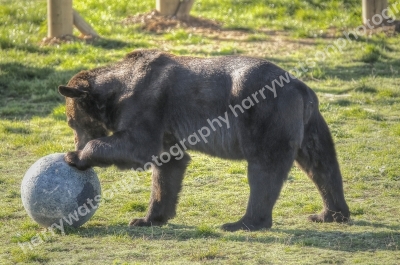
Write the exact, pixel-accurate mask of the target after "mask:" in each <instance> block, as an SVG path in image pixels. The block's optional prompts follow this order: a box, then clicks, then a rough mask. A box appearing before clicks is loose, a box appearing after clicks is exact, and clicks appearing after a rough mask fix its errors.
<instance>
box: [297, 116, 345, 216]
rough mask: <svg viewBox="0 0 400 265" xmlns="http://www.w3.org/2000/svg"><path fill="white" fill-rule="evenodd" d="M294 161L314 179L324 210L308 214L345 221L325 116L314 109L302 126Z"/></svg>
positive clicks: (337, 170) (339, 177)
mask: <svg viewBox="0 0 400 265" xmlns="http://www.w3.org/2000/svg"><path fill="white" fill-rule="evenodd" d="M296 162H297V164H298V166H299V167H300V168H301V169H302V170H303V171H305V172H306V173H307V175H308V176H309V178H310V179H311V180H312V181H313V182H314V183H315V185H316V186H317V188H318V191H319V193H320V194H321V196H322V200H323V203H324V210H323V212H322V213H321V214H316V215H311V216H310V217H309V219H310V220H311V221H314V222H346V221H348V220H349V218H350V212H349V207H348V206H347V204H346V201H345V198H344V193H343V184H342V175H341V173H340V168H339V163H338V161H337V158H336V152H335V147H334V143H333V140H332V137H331V135H330V132H329V129H328V126H327V124H326V123H325V120H324V119H323V118H322V116H321V114H320V113H319V112H318V111H316V112H315V113H313V116H312V117H311V119H310V121H309V124H307V128H306V129H305V134H304V142H303V145H302V148H301V149H299V152H298V154H297V158H296Z"/></svg>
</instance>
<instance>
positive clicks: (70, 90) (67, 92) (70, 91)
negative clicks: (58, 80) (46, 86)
mask: <svg viewBox="0 0 400 265" xmlns="http://www.w3.org/2000/svg"><path fill="white" fill-rule="evenodd" d="M58 92H60V94H61V95H63V96H64V97H67V98H84V97H86V96H87V95H88V94H89V93H88V92H87V91H83V90H80V89H77V88H74V87H69V86H59V87H58Z"/></svg>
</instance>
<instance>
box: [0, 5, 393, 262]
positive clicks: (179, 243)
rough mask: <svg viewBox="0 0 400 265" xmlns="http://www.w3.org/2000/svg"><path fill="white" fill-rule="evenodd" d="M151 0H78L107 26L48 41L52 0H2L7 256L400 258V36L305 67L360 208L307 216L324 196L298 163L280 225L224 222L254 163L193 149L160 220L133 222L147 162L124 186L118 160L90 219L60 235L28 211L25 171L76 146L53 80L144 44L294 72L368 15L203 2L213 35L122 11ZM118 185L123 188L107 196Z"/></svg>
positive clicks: (0, 115)
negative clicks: (88, 35)
mask: <svg viewBox="0 0 400 265" xmlns="http://www.w3.org/2000/svg"><path fill="white" fill-rule="evenodd" d="M154 2H155V1H154V0H151V1H150V0H145V1H127V0H121V1H114V2H113V1H104V0H101V1H99V0H97V1H94V0H82V1H74V8H76V9H77V10H78V11H79V12H80V13H81V14H82V15H83V16H84V17H85V19H86V20H87V21H89V22H90V23H91V24H92V25H93V26H94V28H95V29H96V30H97V32H98V33H99V34H100V35H101V36H103V37H104V38H103V39H102V40H99V41H96V42H94V43H92V44H86V43H84V42H79V41H76V42H72V43H65V44H62V45H54V46H41V45H40V42H41V40H42V39H43V38H44V37H45V36H46V31H47V24H46V1H44V0H37V1H31V0H26V1H22V0H16V1H11V0H0V25H1V27H0V209H1V210H0V231H1V232H0V264H17V263H21V264H47V263H48V264H141V263H151V264H152V263H159V264H170V263H172V264H188V263H193V264H203V263H212V264H214V263H215V264H220V263H226V264H299V263H300V264H326V263H328V264H332V263H334V264H355V263H357V264H398V256H399V254H398V253H399V241H400V225H399V223H400V219H399V216H400V210H399V207H398V202H399V200H400V170H399V161H400V149H399V146H400V61H399V58H400V48H399V46H398V43H399V41H400V37H399V36H397V35H396V36H392V37H386V36H384V35H382V34H377V35H374V36H371V37H363V38H358V39H357V40H355V39H353V40H352V41H351V42H347V45H346V46H345V47H344V48H343V52H331V53H329V56H327V57H326V58H325V60H320V61H318V60H316V61H315V67H313V68H310V69H308V70H307V71H306V72H303V71H302V72H300V73H299V76H298V77H299V78H301V79H302V80H304V81H305V82H306V83H307V84H308V85H309V86H310V87H312V88H313V89H314V91H316V92H317V94H318V96H319V99H320V109H321V112H322V114H323V115H324V117H325V119H326V120H327V122H328V124H329V126H330V128H331V132H332V135H333V137H334V140H335V143H336V147H337V153H338V158H339V162H340V165H341V169H342V173H343V176H344V189H345V195H346V198H347V201H348V203H349V206H350V209H351V213H352V221H351V222H350V223H349V224H315V223H309V222H308V221H307V216H308V215H309V214H312V213H316V212H318V211H320V210H321V209H322V202H321V199H320V197H319V194H318V192H317V190H316V189H315V187H314V185H313V184H312V183H311V182H310V181H309V180H308V179H307V177H306V176H305V175H304V174H303V173H302V172H301V171H300V170H299V169H298V168H296V167H293V169H292V171H291V172H290V174H289V177H288V180H287V181H286V183H285V185H284V188H283V190H282V192H281V196H280V198H279V200H278V202H277V204H276V206H275V208H274V216H273V218H274V224H273V227H272V229H270V230H265V231H259V232H254V233H248V232H245V231H241V232H235V233H227V232H223V231H222V230H220V228H219V226H220V225H221V224H223V223H226V222H232V221H236V220H237V219H239V218H240V217H241V215H242V214H243V213H244V211H245V207H246V203H247V198H248V194H249V188H248V184H247V179H246V172H247V169H246V164H245V163H244V162H232V161H227V160H221V159H217V158H212V157H209V156H205V155H203V154H200V153H196V152H192V153H191V156H192V162H191V164H190V166H189V168H188V170H187V173H186V178H185V180H184V186H183V190H182V194H181V196H180V203H179V205H178V210H177V216H176V218H175V219H173V220H171V221H170V223H169V224H168V225H166V226H164V227H161V228H160V227H153V228H134V229H129V228H128V227H127V223H128V222H129V220H130V219H132V218H133V217H142V216H144V214H145V212H146V210H147V207H148V200H149V196H150V186H151V179H150V173H149V172H146V173H142V174H140V175H139V176H137V177H136V176H135V177H134V183H133V185H131V186H128V187H127V186H123V184H121V182H119V181H121V180H124V179H127V178H132V177H133V176H134V173H133V172H131V171H119V170H117V169H116V168H114V167H111V168H107V169H100V168H96V172H97V173H98V175H99V177H100V180H101V184H102V189H103V191H104V195H106V194H108V196H107V197H106V199H105V200H104V203H103V205H102V206H101V207H100V208H99V210H98V211H97V212H96V214H95V216H94V217H93V218H92V219H91V220H90V221H89V222H88V223H86V224H85V225H84V226H83V227H81V228H79V229H69V230H68V231H67V233H66V235H61V234H60V233H56V234H52V233H50V232H49V231H46V230H44V229H42V228H40V227H39V226H38V225H36V224H35V223H34V222H33V221H32V220H31V219H30V218H29V217H28V215H27V214H26V212H25V210H24V209H23V206H22V203H21V199H20V184H21V180H22V177H23V175H24V173H25V171H26V170H27V169H28V168H29V166H30V165H31V164H33V163H34V162H35V161H36V160H37V159H39V158H40V157H42V156H44V155H47V154H51V153H55V152H66V151H69V150H72V149H73V148H74V144H73V134H72V131H71V129H69V128H68V126H67V123H66V121H65V114H64V111H65V106H64V101H63V98H62V97H61V96H60V95H59V94H58V92H57V86H58V85H60V84H65V83H66V82H67V81H68V80H69V78H71V76H72V75H74V74H75V73H77V72H78V71H79V70H82V69H90V68H93V67H97V66H102V65H105V64H107V63H110V62H114V61H116V60H119V59H121V58H122V57H123V56H124V55H125V54H126V53H128V52H130V51H132V50H134V49H136V48H161V49H163V50H165V51H169V52H172V53H174V54H178V55H179V54H180V55H196V56H216V55H230V54H243V55H251V56H257V57H261V58H266V59H268V60H270V61H272V62H274V63H276V64H278V65H279V66H281V67H282V68H285V69H288V70H289V69H293V68H294V67H297V66H298V65H299V62H304V61H306V60H307V59H308V58H314V55H315V53H316V51H324V50H325V49H326V47H328V45H331V44H332V43H333V42H334V41H335V39H332V38H323V36H325V34H326V32H327V31H328V30H332V29H334V31H335V32H336V35H337V36H338V37H340V36H341V32H342V31H343V30H347V29H350V28H352V27H355V26H358V25H359V24H360V23H361V22H360V19H359V18H360V16H361V7H360V3H359V1H355V0H351V1H319V0H313V1H300V0H295V1H288V0H284V1H275V0H273V1H268V2H266V1H261V0H256V1H239V0H231V1H228V0H222V1H217V2H216V1H210V0H196V2H195V5H194V8H193V11H192V14H193V15H195V16H201V17H203V18H207V19H215V20H218V21H219V22H221V23H222V24H223V29H226V30H228V31H221V32H216V33H214V34H208V33H206V32H201V31H194V30H192V29H187V28H186V29H172V30H170V31H168V32H164V33H162V34H154V33H151V32H147V31H144V30H142V29H141V27H140V26H138V25H123V24H122V23H121V21H122V20H123V19H125V18H126V17H128V16H129V15H134V14H137V13H143V12H148V11H150V10H151V9H154V8H155V3H154ZM393 2H394V1H390V3H393ZM398 9H399V10H400V5H399V4H398ZM275 31H277V32H278V33H277V32H275ZM280 31H284V32H282V33H279V32H280ZM232 32H233V33H232ZM75 33H76V34H77V32H75ZM304 37H312V38H307V39H303V38H304ZM341 37H343V36H341ZM113 185H114V186H115V185H116V187H119V188H118V189H119V190H120V192H114V193H113V194H112V195H113V196H111V195H110V194H111V193H110V192H111V190H112V188H113ZM30 244H31V245H30ZM32 244H33V245H32ZM21 246H22V248H21ZM29 246H32V248H33V249H32V250H30V248H29ZM23 249H25V250H26V251H25V252H24V251H23Z"/></svg>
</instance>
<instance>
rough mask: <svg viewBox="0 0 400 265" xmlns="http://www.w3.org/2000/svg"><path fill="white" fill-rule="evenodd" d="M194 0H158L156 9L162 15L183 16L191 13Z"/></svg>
mask: <svg viewBox="0 0 400 265" xmlns="http://www.w3.org/2000/svg"><path fill="white" fill-rule="evenodd" d="M193 3H194V0H156V10H157V11H158V13H160V15H162V16H177V17H178V18H183V17H185V16H187V15H189V12H190V9H191V8H192V6H193Z"/></svg>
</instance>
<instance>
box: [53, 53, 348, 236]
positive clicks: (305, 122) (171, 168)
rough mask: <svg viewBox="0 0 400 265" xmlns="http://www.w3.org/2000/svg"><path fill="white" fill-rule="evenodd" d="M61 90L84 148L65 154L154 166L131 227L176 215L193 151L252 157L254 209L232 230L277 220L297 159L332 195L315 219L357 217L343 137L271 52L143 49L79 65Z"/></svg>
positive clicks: (76, 159) (325, 194)
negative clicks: (347, 193)
mask: <svg viewBox="0 0 400 265" xmlns="http://www.w3.org/2000/svg"><path fill="white" fill-rule="evenodd" d="M59 92H60V93H61V94H62V95H64V96H65V97H66V114H67V119H68V124H69V126H70V127H72V129H73V130H74V134H75V145H76V151H74V152H69V153H67V154H66V156H65V160H66V161H67V162H68V163H69V164H70V165H71V166H74V167H77V168H78V169H81V170H84V169H87V168H89V167H93V166H100V167H106V166H110V165H116V166H117V167H119V168H122V169H124V168H125V169H126V168H134V169H137V168H139V167H144V168H145V169H149V168H151V169H152V183H153V184H152V193H151V200H150V206H149V210H148V213H147V215H146V217H144V218H140V219H134V220H132V221H131V222H130V225H131V226H151V225H163V224H165V223H166V222H167V221H168V220H169V219H171V218H173V217H174V216H175V214H176V212H175V210H176V204H177V202H178V193H179V191H180V190H181V185H182V179H183V175H184V172H185V169H186V167H187V165H188V163H189V160H190V157H189V155H188V154H187V153H186V150H198V151H201V152H204V153H206V154H209V155H213V156H218V157H221V158H226V159H245V160H247V162H248V182H249V185H250V198H249V201H248V205H247V210H246V213H245V214H244V216H243V217H242V218H241V219H240V220H239V221H237V222H234V223H228V224H225V225H223V226H222V228H223V229H224V230H227V231H236V230H239V229H245V230H258V229H263V228H269V227H271V225H272V209H273V206H274V204H275V202H276V200H277V198H278V196H279V193H280V190H281V188H282V185H283V182H284V181H285V179H286V177H287V175H288V172H289V170H290V168H291V167H292V165H293V162H294V161H296V162H297V164H298V165H299V167H300V168H302V169H303V170H304V171H305V172H306V173H307V175H308V176H309V177H310V179H311V180H312V181H313V182H314V183H315V185H316V186H317V188H318V190H319V192H320V194H321V196H322V199H323V202H324V210H323V212H322V213H320V214H318V215H312V216H310V220H312V221H316V222H333V221H336V222H345V221H347V220H349V217H350V212H349V208H348V206H347V204H346V201H345V198H344V194H343V185H342V176H341V173H340V169H339V164H338V161H337V159H336V153H335V148H334V143H333V140H332V137H331V135H330V132H329V129H328V126H327V124H326V122H325V121H324V119H323V117H322V116H321V114H320V112H319V110H318V99H317V97H316V94H315V93H314V92H313V91H312V90H311V89H310V88H309V87H307V86H306V85H305V84H304V83H303V82H301V81H299V80H297V79H296V78H295V77H294V76H292V75H291V74H289V73H288V72H286V71H284V70H283V69H281V68H279V67H278V66H276V65H274V64H272V63H270V62H268V61H265V60H262V59H256V58H250V57H245V56H224V57H216V58H195V57H185V56H174V55H170V54H167V53H163V52H160V51H157V50H138V51H134V52H132V53H130V54H128V55H127V56H126V57H125V58H124V59H123V60H122V61H119V62H117V63H115V64H113V65H110V66H106V67H101V68H96V69H93V70H89V71H82V72H80V73H78V74H76V75H75V76H74V77H73V78H72V79H71V80H70V81H69V83H68V85H67V86H59Z"/></svg>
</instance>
